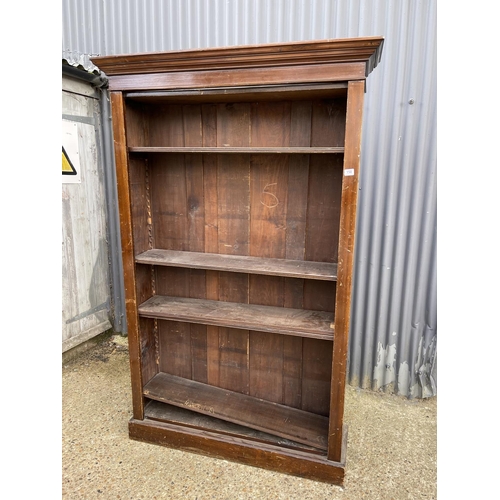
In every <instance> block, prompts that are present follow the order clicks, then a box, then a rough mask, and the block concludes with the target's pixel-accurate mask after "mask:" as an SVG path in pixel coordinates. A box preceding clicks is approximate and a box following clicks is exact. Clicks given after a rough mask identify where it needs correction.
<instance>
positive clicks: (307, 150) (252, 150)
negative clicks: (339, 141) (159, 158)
mask: <svg viewBox="0 0 500 500" xmlns="http://www.w3.org/2000/svg"><path fill="white" fill-rule="evenodd" d="M128 151H129V152H130V153H185V154H189V153H216V154H221V153H233V154H234V153H245V154H246V153H248V154H272V153H282V154H338V153H343V152H344V148H343V147H279V148H273V147H231V146H224V147H190V146H182V147H180V146H179V147H178V146H169V147H159V146H134V147H129V148H128Z"/></svg>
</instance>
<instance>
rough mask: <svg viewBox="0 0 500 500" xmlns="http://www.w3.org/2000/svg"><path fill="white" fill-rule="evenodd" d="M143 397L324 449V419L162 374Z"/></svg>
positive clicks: (325, 428)
mask: <svg viewBox="0 0 500 500" xmlns="http://www.w3.org/2000/svg"><path fill="white" fill-rule="evenodd" d="M143 394H144V396H146V397H148V398H150V399H154V400H156V401H161V402H163V403H168V404H172V405H174V406H178V407H181V408H187V409H189V410H191V411H194V412H198V413H201V414H204V415H209V416H212V417H215V418H219V419H222V420H225V421H228V422H233V423H235V424H239V425H245V426H247V427H250V428H251V429H256V430H258V431H262V432H266V433H270V434H274V435H276V436H280V437H283V438H285V439H290V440H292V441H296V442H298V443H304V444H306V445H309V446H313V447H315V448H318V449H321V450H326V449H327V437H328V418H327V417H323V416H321V415H316V414H315V413H310V412H306V411H303V410H299V409H297V408H292V407H288V406H283V405H279V404H277V403H271V402H269V401H265V400H263V399H258V398H255V397H252V396H248V395H246V394H240V393H237V392H232V391H228V390H225V389H221V388H219V387H213V386H210V385H207V384H202V383H200V382H195V381H193V380H187V379H184V378H180V377H175V376H173V375H168V374H166V373H162V372H160V373H158V374H156V375H155V376H154V377H153V378H152V379H151V380H150V381H149V382H148V383H147V384H146V385H145V386H144V390H143Z"/></svg>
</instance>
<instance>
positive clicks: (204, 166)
mask: <svg viewBox="0 0 500 500" xmlns="http://www.w3.org/2000/svg"><path fill="white" fill-rule="evenodd" d="M148 165H149V167H148V173H146V170H145V171H144V173H143V176H144V177H146V175H148V176H149V183H150V188H149V192H150V206H151V216H152V221H153V225H154V229H153V233H152V243H153V245H154V247H156V248H162V249H167V250H183V251H193V252H204V251H206V252H213V253H221V254H231V255H251V256H258V257H272V258H282V259H285V258H286V259H295V260H310V261H320V262H336V261H337V256H338V227H339V218H340V202H339V199H338V197H339V196H340V193H341V189H342V155H339V154H332V155H330V154H328V155H310V156H308V155H287V154H283V155H281V154H280V155H267V154H257V155H250V154H231V155H225V154H220V155H211V154H176V153H172V154H166V155H165V154H152V155H150V158H149V160H148ZM145 193H146V189H142V192H140V193H138V194H137V195H136V199H137V202H138V205H139V207H141V206H142V205H144V203H142V205H141V204H139V202H140V201H141V200H143V197H144V196H146V194H145ZM132 203H133V204H134V200H133V201H132ZM141 210H142V211H141ZM138 211H139V212H140V215H137V217H136V218H137V219H140V217H142V219H143V220H144V221H146V220H147V215H146V214H144V210H143V209H141V208H138ZM143 226H144V227H143V228H142V229H140V230H138V232H137V238H138V240H137V241H138V242H139V247H140V248H142V247H143V246H144V242H145V240H146V238H145V236H146V228H147V224H143ZM134 238H136V233H134ZM135 241H136V240H135V239H134V242H135ZM137 253H139V249H137V250H136V254H137Z"/></svg>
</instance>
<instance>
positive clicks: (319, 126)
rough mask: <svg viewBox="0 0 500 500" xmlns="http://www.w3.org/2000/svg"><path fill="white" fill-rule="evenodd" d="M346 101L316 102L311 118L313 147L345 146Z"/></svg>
mask: <svg viewBox="0 0 500 500" xmlns="http://www.w3.org/2000/svg"><path fill="white" fill-rule="evenodd" d="M345 110H346V104H345V99H330V100H328V101H326V100H325V101H314V102H313V106H312V118H311V146H318V147H321V146H324V147H329V146H330V147H335V146H343V145H344V140H345Z"/></svg>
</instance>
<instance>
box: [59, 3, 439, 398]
mask: <svg viewBox="0 0 500 500" xmlns="http://www.w3.org/2000/svg"><path fill="white" fill-rule="evenodd" d="M377 35H382V36H384V37H385V44H384V50H383V54H382V60H381V63H380V64H379V66H378V67H377V68H376V69H375V70H374V71H373V73H372V74H371V75H370V77H369V79H368V84H367V93H366V100H365V120H364V127H365V129H364V130H365V134H364V136H363V150H362V158H361V163H362V171H361V176H360V189H361V191H360V197H359V212H358V213H359V219H358V231H357V251H356V259H355V263H356V266H355V277H354V290H353V293H354V297H353V298H354V301H353V310H352V328H351V344H350V368H349V381H350V383H351V384H354V385H359V386H361V387H366V388H372V389H375V390H378V389H383V390H386V391H394V392H397V393H399V394H401V395H405V396H408V397H426V396H429V395H433V394H435V393H436V336H437V324H436V323H437V310H436V43H437V42H436V0H406V1H403V2H402V1H400V0H330V1H329V0H310V1H300V0H233V1H227V0H170V1H161V0H151V1H148V2H136V1H135V0H109V1H106V2H101V1H100V0H63V56H64V57H66V58H69V57H70V56H72V57H76V59H78V58H80V60H84V61H85V60H87V61H88V55H89V54H99V55H110V54H124V53H137V52H150V51H160V50H175V49H187V48H203V47H217V46H228V45H243V44H257V43H271V42H286V41H298V40H312V39H326V38H347V37H357V36H377ZM68 60H69V59H68ZM411 99H413V100H414V101H413V104H410V100H411Z"/></svg>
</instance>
